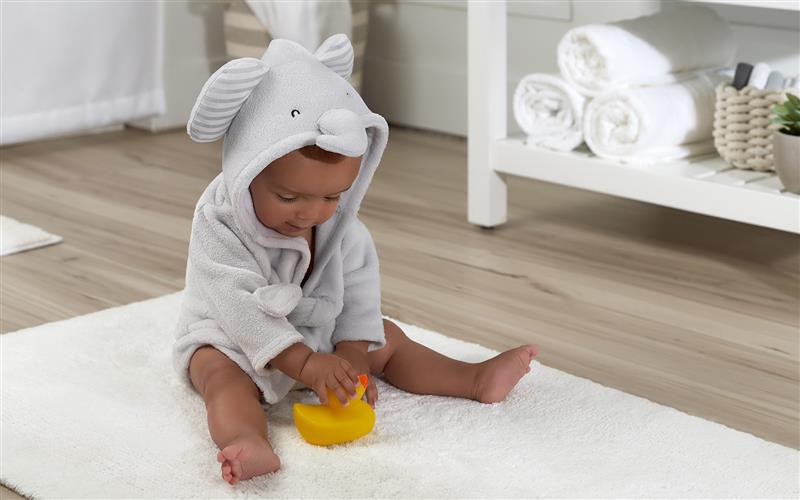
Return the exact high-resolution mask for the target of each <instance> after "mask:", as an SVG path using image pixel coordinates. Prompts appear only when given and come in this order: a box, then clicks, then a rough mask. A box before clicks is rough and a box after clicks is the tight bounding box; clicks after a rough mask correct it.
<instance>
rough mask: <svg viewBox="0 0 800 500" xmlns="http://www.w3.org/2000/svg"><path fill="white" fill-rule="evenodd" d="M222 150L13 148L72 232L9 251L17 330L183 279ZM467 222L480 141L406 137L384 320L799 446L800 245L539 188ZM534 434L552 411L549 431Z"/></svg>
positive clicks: (24, 206)
mask: <svg viewBox="0 0 800 500" xmlns="http://www.w3.org/2000/svg"><path fill="white" fill-rule="evenodd" d="M220 153H221V144H219V143H213V144H197V143H193V142H191V141H190V140H189V139H188V138H187V136H186V134H185V133H184V132H183V131H176V132H169V133H163V134H156V135H153V134H149V133H146V132H142V131H137V130H125V131H122V132H113V133H107V134H100V135H93V136H84V137H79V138H67V139H58V140H52V141H47V142H39V143H31V144H24V145H18V146H13V147H7V148H3V149H0V154H1V155H2V156H1V158H0V159H1V160H2V167H1V168H2V172H1V175H2V177H1V179H2V207H0V210H1V211H2V213H3V214H5V215H8V216H11V217H14V218H16V219H18V220H21V221H24V222H28V223H31V224H35V225H38V226H40V227H43V228H45V229H46V230H49V231H51V232H55V233H57V234H60V235H62V236H64V239H65V241H64V243H62V244H60V245H56V246H53V247H49V248H43V249H39V250H35V251H31V252H27V253H23V254H17V255H12V256H8V257H3V258H2V259H0V268H1V269H0V275H1V276H2V290H1V291H0V292H1V293H2V296H1V297H0V321H1V322H2V324H0V330H1V331H2V332H7V331H11V330H16V329H19V328H24V327H30V326H34V325H38V324H41V323H43V322H47V321H53V320H59V319H64V318H69V317H72V316H75V315H79V314H85V313H89V312H92V311H96V310H99V309H103V308H107V307H111V306H115V305H121V304H126V303H129V302H133V301H137V300H142V299H146V298H150V297H156V296H159V295H162V294H165V293H170V292H173V291H176V290H180V289H181V288H182V285H183V278H184V271H185V259H186V249H187V242H188V237H189V223H190V219H191V215H192V210H193V208H194V205H195V203H196V201H197V198H198V196H199V195H200V193H201V192H202V190H203V189H204V187H205V186H206V185H207V183H208V182H209V181H210V180H211V179H212V178H213V177H214V176H215V175H216V174H217V173H218V171H219V164H220ZM509 200H510V207H509V222H508V223H507V224H505V225H503V226H500V227H498V228H495V229H493V230H485V229H480V228H477V227H474V226H472V225H470V224H468V223H467V222H466V216H465V214H466V143H465V142H464V141H463V140H460V139H456V138H451V137H445V136H439V135H434V134H428V133H421V132H417V131H411V130H404V129H393V130H392V134H391V138H390V143H389V147H388V149H387V152H386V154H385V156H384V160H383V162H382V164H381V167H380V168H379V170H378V173H377V174H376V177H375V180H374V182H373V185H372V187H371V189H370V192H369V194H368V196H367V198H366V200H365V202H364V204H363V208H362V211H361V213H362V217H363V219H364V221H365V222H366V224H367V225H368V226H369V228H370V229H371V231H372V233H373V236H374V239H375V241H376V244H377V247H378V251H379V254H380V257H381V266H382V267H381V269H382V288H383V303H384V312H385V313H386V314H388V315H390V316H394V317H396V318H398V319H400V320H402V321H406V322H409V323H414V324H418V325H421V326H423V327H427V328H431V329H434V330H437V331H440V332H442V333H444V334H446V335H450V336H452V337H457V338H461V339H465V340H469V341H474V342H479V343H481V344H484V345H486V346H489V347H492V348H495V349H504V348H508V347H511V346H515V345H518V344H519V343H522V342H529V341H535V342H538V343H539V344H540V346H541V354H540V357H539V359H540V360H541V361H542V362H543V363H545V364H547V365H549V366H552V367H555V368H559V369H562V370H564V371H567V372H570V373H573V374H576V375H579V376H582V377H587V378H590V379H592V380H595V381H597V382H599V383H601V384H604V385H609V386H612V387H617V388H619V389H622V390H624V391H627V392H631V393H634V394H638V395H641V396H643V397H646V398H648V399H651V400H653V401H657V402H660V403H663V404H666V405H670V406H674V407H676V408H679V409H681V410H684V411H686V412H688V413H691V414H694V415H699V416H702V417H704V418H707V419H711V420H715V421H718V422H722V423H724V424H726V425H728V426H731V427H734V428H737V429H741V430H744V431H746V432H750V433H753V434H756V435H758V436H762V437H764V438H766V439H769V440H773V441H776V442H779V443H783V444H785V445H788V446H792V447H795V448H797V447H798V446H799V443H798V441H799V437H798V424H799V422H798V411H799V410H800V402H799V399H800V393H799V392H798V378H799V377H798V367H799V366H800V365H799V364H798V350H799V349H798V341H799V340H800V338H799V337H800V334H799V333H798V330H799V329H800V317H799V316H800V313H799V311H798V307H799V306H800V237H798V236H796V235H791V234H788V233H782V232H778V231H774V230H769V229H764V228H759V227H755V226H749V225H745V224H739V223H734V222H730V221H725V220H721V219H715V218H711V217H705V216H701V215H697V214H691V213H687V212H681V211H677V210H672V209H668V208H663V207H658V206H653V205H648V204H643V203H638V202H633V201H629V200H623V199H619V198H613V197H608V196H602V195H597V194H593V193H588V192H584V191H578V190H574V189H569V188H565V187H560V186H555V185H550V184H545V183H539V182H535V181H531V180H527V179H519V178H510V179H509ZM532 425H535V422H532Z"/></svg>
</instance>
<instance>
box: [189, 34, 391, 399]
mask: <svg viewBox="0 0 800 500" xmlns="http://www.w3.org/2000/svg"><path fill="white" fill-rule="evenodd" d="M352 65H353V48H352V46H351V44H350V41H349V40H348V39H347V37H346V36H344V35H334V36H332V37H330V38H328V39H327V40H326V41H325V42H324V43H323V44H322V46H321V47H320V48H319V49H318V50H317V51H316V52H315V53H314V54H311V53H310V52H309V51H308V50H306V49H305V48H303V47H302V46H301V45H299V44H297V43H295V42H292V41H289V40H283V39H277V40H273V41H272V42H271V43H270V45H269V47H268V49H267V51H266V52H265V53H264V55H263V57H262V58H261V59H253V58H244V59H235V60H233V61H230V62H229V63H227V64H225V65H224V66H223V67H222V68H220V69H219V70H218V71H217V72H216V73H214V74H213V75H212V76H211V77H210V78H209V80H208V81H207V82H206V84H205V85H204V87H203V89H202V90H201V91H200V95H199V96H198V98H197V102H196V104H195V107H194V109H193V110H192V114H191V116H190V118H189V123H188V124H187V130H188V132H189V135H190V136H191V137H192V138H193V139H194V140H197V141H203V142H205V141H213V140H215V139H217V138H219V137H223V136H224V147H223V160H222V173H221V174H220V175H219V176H217V178H216V179H214V180H213V181H212V182H211V184H210V185H209V186H208V188H206V190H205V192H204V193H203V195H202V196H201V198H200V201H199V202H198V204H197V208H196V210H195V215H194V220H193V223H192V235H191V240H190V244H189V258H188V262H187V269H186V289H185V294H184V299H183V308H182V310H181V315H180V319H179V322H178V327H177V331H176V337H177V339H176V343H175V350H174V364H175V369H176V370H177V371H178V373H179V374H180V375H181V377H182V379H183V380H184V381H185V382H186V383H187V384H188V383H190V382H189V378H188V364H189V360H190V359H191V356H192V354H193V353H194V351H195V350H196V349H197V348H198V347H200V346H202V345H205V344H209V345H213V346H215V347H216V348H218V349H219V350H220V351H222V352H223V353H225V354H226V355H227V356H228V357H230V358H231V359H232V360H233V361H234V362H236V364H237V365H239V366H240V367H241V368H242V369H243V370H244V371H245V372H246V373H247V374H248V375H249V376H250V377H252V378H253V380H254V381H255V383H256V385H257V386H258V387H259V388H260V389H261V391H262V392H263V393H264V399H265V400H266V401H267V402H268V403H275V402H277V401H278V400H280V399H281V398H282V397H283V396H284V395H286V393H287V392H289V390H291V388H292V386H293V385H294V380H292V379H291V378H289V377H288V376H286V375H285V374H283V373H282V372H280V371H279V370H277V369H275V368H272V367H269V368H268V367H267V364H268V363H269V362H270V360H271V359H272V358H274V357H275V356H276V355H278V354H279V353H280V352H282V351H283V350H284V349H286V348H287V347H289V346H290V345H292V344H294V343H296V342H304V343H305V344H306V345H308V346H309V347H310V348H312V349H313V350H315V351H319V352H331V351H333V348H334V345H335V344H336V343H338V342H340V341H343V340H360V341H369V342H370V350H374V349H378V348H381V347H383V346H384V345H385V339H384V333H383V321H382V318H381V312H380V284H379V272H378V258H377V254H376V251H375V247H374V244H373V242H372V238H371V236H370V234H369V231H368V230H367V228H366V227H365V226H364V225H363V224H362V223H361V222H360V221H359V220H358V218H357V214H358V208H359V206H360V204H361V200H362V199H363V197H364V194H365V193H366V191H367V188H368V187H369V184H370V181H371V180H372V176H373V174H374V172H375V169H376V168H377V166H378V162H379V161H380V158H381V155H382V154H383V150H384V148H385V146H386V141H387V138H388V126H387V124H386V121H385V120H384V119H383V117H381V116H380V115H377V114H375V113H372V112H370V110H369V109H368V108H367V106H366V105H365V104H364V101H363V100H362V99H361V97H360V96H359V95H358V93H357V92H356V91H355V90H354V89H353V87H352V86H351V85H350V84H349V83H348V82H347V81H346V80H345V78H347V77H348V76H349V75H350V72H351V71H352ZM313 144H316V145H317V146H319V147H321V148H323V149H325V150H327V151H332V152H335V153H340V154H343V155H347V156H351V157H357V156H362V155H363V158H362V161H361V168H360V171H359V175H358V178H357V179H356V181H355V182H354V183H353V185H352V186H351V188H350V189H349V190H347V191H346V192H344V193H342V195H341V198H340V202H339V205H338V208H337V210H336V212H335V214H334V215H333V216H332V217H331V218H330V219H329V220H328V221H326V222H325V223H324V224H321V225H319V226H317V228H316V255H315V260H314V270H313V272H312V273H311V275H310V276H309V278H308V280H307V281H306V283H305V284H304V285H303V286H302V288H301V282H302V280H303V277H304V275H305V273H306V270H307V269H308V266H309V261H310V258H311V255H310V251H309V248H308V244H307V242H306V240H305V238H303V237H288V236H284V235H282V234H280V233H278V232H276V231H273V230H271V229H269V228H267V227H265V226H263V225H262V224H261V223H260V222H259V221H258V219H257V218H256V215H255V211H254V208H253V202H252V199H251V197H250V191H249V186H250V182H251V181H252V180H253V178H255V176H256V175H258V173H260V172H261V170H263V169H264V168H265V167H267V165H269V164H270V163H271V162H272V161H273V160H275V159H277V158H279V157H281V156H284V155H285V154H287V153H289V152H291V151H294V150H297V149H299V148H301V147H304V146H308V145H313Z"/></svg>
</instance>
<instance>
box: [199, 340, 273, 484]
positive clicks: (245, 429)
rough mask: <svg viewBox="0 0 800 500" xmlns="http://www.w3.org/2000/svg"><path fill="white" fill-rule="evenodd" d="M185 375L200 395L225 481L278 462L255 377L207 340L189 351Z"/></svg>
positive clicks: (261, 471)
mask: <svg viewBox="0 0 800 500" xmlns="http://www.w3.org/2000/svg"><path fill="white" fill-rule="evenodd" d="M189 376H190V378H191V380H192V384H193V385H194V387H195V389H197V391H198V392H199V393H200V394H201V395H202V396H203V401H205V404H206V412H207V413H208V430H209V433H210V434H211V439H213V440H214V442H215V443H216V444H217V446H219V448H220V452H219V453H218V454H217V461H218V462H220V463H221V464H222V465H221V469H222V478H223V479H225V480H226V481H228V482H229V483H230V484H236V483H238V482H239V481H240V480H243V479H249V478H251V477H253V476H258V475H261V474H266V473H268V472H273V471H275V470H278V468H280V459H279V458H278V456H277V455H276V454H275V453H274V451H273V450H272V446H270V444H269V441H267V417H266V415H265V413H264V409H263V408H262V407H261V393H260V391H259V389H258V387H256V385H255V383H253V381H252V380H251V379H250V377H249V376H247V374H246V373H244V372H243V371H242V369H241V368H239V366H238V365H237V364H236V363H234V362H233V361H232V360H231V359H230V358H228V357H227V356H225V355H224V354H223V353H221V352H220V351H218V350H217V349H215V348H213V347H211V346H204V347H201V348H199V349H198V350H197V351H195V353H194V355H193V356H192V359H191V361H190V363H189Z"/></svg>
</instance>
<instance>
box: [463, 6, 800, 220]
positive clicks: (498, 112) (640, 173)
mask: <svg viewBox="0 0 800 500" xmlns="http://www.w3.org/2000/svg"><path fill="white" fill-rule="evenodd" d="M468 25H469V26H468V29H469V35H468V57H469V68H468V87H469V88H468V98H469V110H468V116H469V144H468V220H469V221H470V222H471V223H473V224H477V225H480V226H484V227H492V226H496V225H499V224H502V223H504V222H505V221H506V209H507V195H506V184H505V181H504V180H503V178H502V176H501V174H511V175H517V176H522V177H528V178H531V179H537V180H541V181H546V182H553V183H556V184H563V185H567V186H571V187H576V188H580V189H587V190H590V191H596V192H600V193H605V194H610V195H614V196H621V197H625V198H630V199H634V200H639V201H644V202H648V203H655V204H658V205H664V206H668V207H673V208H678V209H682V210H687V211H690V212H697V213H701V214H705V215H711V216H714V217H721V218H724V219H730V220H735V221H738V222H745V223H748V224H756V225H760V226H765V227H770V228H773V229H779V230H782V231H788V232H792V233H797V234H800V197H799V196H797V195H794V194H792V193H787V192H785V191H783V187H782V186H781V184H780V181H779V180H778V178H777V176H775V175H774V174H771V173H765V172H755V171H749V170H740V169H736V168H731V167H730V166H729V165H727V164H726V163H725V162H724V161H722V159H720V158H719V157H717V156H714V157H704V158H693V159H689V160H685V161H677V162H672V163H669V164H660V165H654V166H648V167H644V166H629V165H623V164H619V163H616V162H611V161H607V160H603V159H599V158H597V157H596V156H594V155H592V154H591V153H590V152H588V151H576V152H570V153H559V152H554V151H549V150H545V149H540V148H531V147H528V146H526V145H525V144H524V143H523V140H522V138H514V137H507V130H506V119H507V117H506V109H507V106H508V103H507V96H506V71H507V68H506V4H505V1H500V0H498V1H486V2H479V1H475V2H468ZM587 215H588V214H587Z"/></svg>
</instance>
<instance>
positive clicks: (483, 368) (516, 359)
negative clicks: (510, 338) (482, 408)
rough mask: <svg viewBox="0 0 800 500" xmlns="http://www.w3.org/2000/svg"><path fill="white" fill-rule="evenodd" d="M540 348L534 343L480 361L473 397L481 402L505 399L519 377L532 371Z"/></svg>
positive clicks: (494, 401)
mask: <svg viewBox="0 0 800 500" xmlns="http://www.w3.org/2000/svg"><path fill="white" fill-rule="evenodd" d="M538 350H539V348H538V347H537V346H536V345H534V344H528V345H523V346H520V347H517V348H516V349H511V350H508V351H506V352H504V353H501V354H498V355H497V356H495V357H493V358H492V359H488V360H486V361H484V362H483V363H480V364H479V365H478V373H477V375H476V376H475V386H474V389H473V391H472V399H474V400H476V401H480V402H481V403H496V402H498V401H502V400H503V399H505V397H506V395H507V394H508V393H509V392H511V389H513V388H514V386H515V385H517V382H519V379H521V378H522V376H523V375H525V374H526V373H528V372H529V371H531V368H530V364H531V361H533V358H534V356H536V353H537V352H538Z"/></svg>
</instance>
